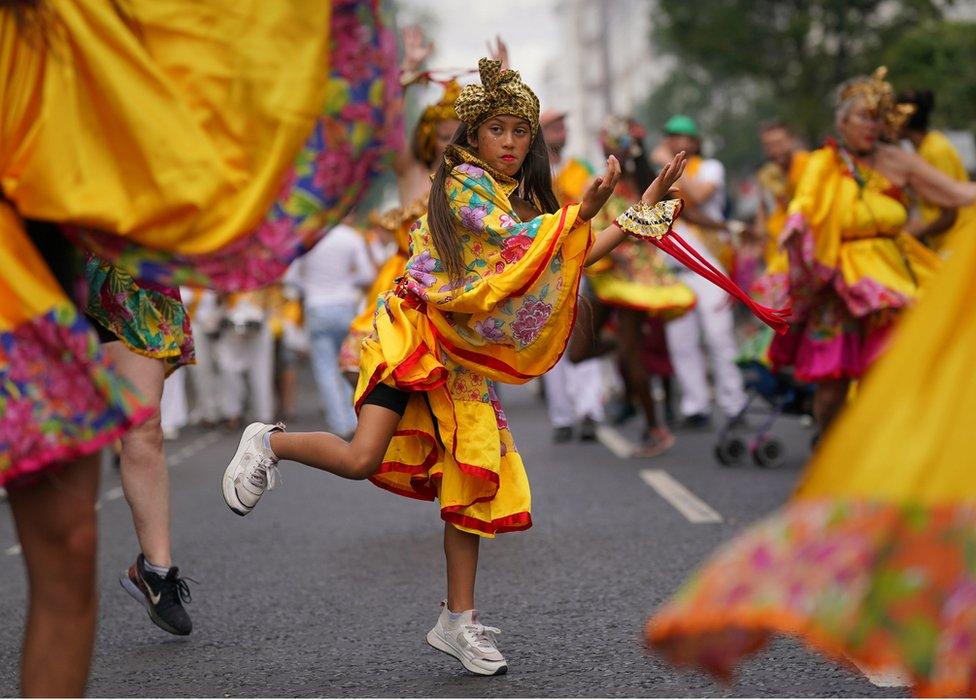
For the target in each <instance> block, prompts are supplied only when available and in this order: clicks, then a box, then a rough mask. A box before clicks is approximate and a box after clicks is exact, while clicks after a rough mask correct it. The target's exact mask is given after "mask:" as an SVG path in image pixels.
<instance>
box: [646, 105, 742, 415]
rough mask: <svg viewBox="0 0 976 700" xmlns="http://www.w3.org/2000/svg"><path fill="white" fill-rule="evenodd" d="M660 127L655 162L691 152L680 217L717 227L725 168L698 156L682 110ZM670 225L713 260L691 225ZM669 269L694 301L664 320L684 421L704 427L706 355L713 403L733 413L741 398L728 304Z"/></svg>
mask: <svg viewBox="0 0 976 700" xmlns="http://www.w3.org/2000/svg"><path fill="white" fill-rule="evenodd" d="M664 133H665V138H664V141H663V142H662V144H661V146H659V147H658V148H657V149H655V152H654V156H653V157H654V160H655V161H656V162H661V159H664V158H665V156H667V158H668V159H670V158H671V157H672V156H673V155H674V154H675V153H677V152H678V151H685V152H686V153H688V154H689V155H690V156H691V158H690V160H689V163H688V167H687V168H686V170H685V174H684V176H682V178H681V180H680V181H678V184H677V186H678V188H679V189H680V190H681V193H682V197H683V198H684V199H685V203H686V205H688V208H687V210H686V212H685V213H683V214H682V218H683V219H684V220H685V221H690V222H693V223H696V224H698V225H704V226H710V227H713V228H714V227H720V226H721V225H722V224H723V222H724V219H725V214H724V207H725V168H724V167H723V166H722V164H721V163H720V162H718V161H717V160H715V159H703V158H701V156H700V155H699V154H700V152H701V139H700V137H699V134H698V127H697V126H696V124H695V122H694V121H693V120H692V119H691V118H689V117H686V116H684V115H676V116H674V117H672V118H671V119H669V120H668V122H667V124H666V125H665V128H664ZM667 154H671V155H669V156H668V155H667ZM696 160H697V162H696ZM663 162H667V161H666V160H665V161H663ZM675 230H676V231H677V232H678V233H679V234H680V235H682V236H684V237H685V238H687V239H688V241H689V243H691V244H692V245H693V246H695V248H696V249H697V250H698V251H699V252H700V253H701V254H702V255H703V256H704V257H705V258H706V259H707V260H708V261H709V262H710V263H711V264H713V265H716V266H719V262H718V260H716V259H715V257H714V255H712V254H711V253H710V252H709V251H708V249H707V247H706V246H705V244H704V241H702V240H701V238H700V237H699V236H698V234H697V230H698V229H697V227H696V226H688V225H687V224H686V223H684V222H683V221H682V220H681V219H679V221H678V224H677V225H676V226H675ZM675 270H676V272H677V274H678V275H679V277H680V279H681V281H682V282H684V283H685V284H687V285H688V286H689V287H691V289H692V290H693V291H694V292H695V295H696V296H697V297H698V304H697V306H696V307H695V309H694V310H693V311H692V312H690V313H687V314H685V315H684V316H682V317H681V318H678V319H676V320H674V321H671V322H669V323H668V324H666V325H665V333H666V334H667V339H668V347H669V348H670V349H671V362H672V364H673V365H674V372H675V376H677V378H678V385H679V387H680V388H681V405H680V409H681V413H682V415H683V416H684V418H685V420H684V427H687V428H704V427H708V426H709V425H710V423H711V413H712V409H711V403H712V396H711V393H712V392H711V391H710V390H709V386H708V364H706V355H707V357H708V360H709V361H710V364H711V370H712V378H713V380H714V384H715V387H714V393H715V403H716V404H717V405H718V407H719V409H720V410H721V411H722V412H723V413H724V414H725V415H726V416H728V417H734V416H737V415H738V414H739V413H740V412H741V411H742V409H743V407H744V406H745V403H746V394H745V390H744V389H743V385H742V374H741V373H740V372H739V368H738V367H737V366H736V364H735V356H736V342H735V332H734V321H733V316H732V304H731V300H730V298H729V297H728V295H727V294H726V293H725V292H723V291H722V290H721V289H719V288H718V287H716V286H714V285H712V284H710V283H709V282H708V281H707V280H705V279H704V278H702V277H700V276H699V275H697V274H695V273H694V272H691V271H690V270H688V269H686V268H684V267H683V266H680V265H678V264H677V263H675ZM703 346H704V348H703Z"/></svg>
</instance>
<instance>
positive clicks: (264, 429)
mask: <svg viewBox="0 0 976 700" xmlns="http://www.w3.org/2000/svg"><path fill="white" fill-rule="evenodd" d="M284 429H285V426H284V425H282V424H281V423H278V424H277V425H269V424H267V423H251V424H250V425H249V426H247V427H246V428H244V434H243V435H242V436H241V442H240V444H239V445H238V446H237V452H236V453H234V458H233V459H232V460H231V461H230V464H228V465H227V469H225V470H224V480H223V492H224V502H226V503H227V505H228V506H229V507H230V509H231V510H232V511H234V512H235V513H237V514H238V515H247V514H248V513H250V512H251V511H252V510H253V509H254V506H256V505H257V503H258V501H259V500H260V499H261V496H262V495H264V492H265V491H270V490H272V489H273V488H275V487H276V486H277V485H278V484H280V483H281V475H280V474H279V473H278V458H277V457H275V455H274V452H272V451H271V450H269V449H268V448H267V447H265V446H264V436H265V435H266V434H267V433H274V432H280V431H282V430H284Z"/></svg>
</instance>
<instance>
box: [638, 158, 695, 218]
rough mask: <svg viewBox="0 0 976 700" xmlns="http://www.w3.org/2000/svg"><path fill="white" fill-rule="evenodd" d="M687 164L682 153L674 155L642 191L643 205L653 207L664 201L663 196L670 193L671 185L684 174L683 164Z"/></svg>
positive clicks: (686, 159)
mask: <svg viewBox="0 0 976 700" xmlns="http://www.w3.org/2000/svg"><path fill="white" fill-rule="evenodd" d="M687 162H688V158H687V157H686V156H685V152H684V151H681V152H680V153H677V154H675V156H674V158H672V159H671V160H670V161H669V162H668V163H667V164H666V165H665V166H664V167H663V168H661V172H659V173H658V174H657V177H656V178H654V182H652V183H651V184H650V186H649V187H648V188H647V189H646V190H644V194H643V195H641V201H642V202H644V204H649V205H651V206H653V205H655V204H657V203H658V202H660V201H661V200H662V199H664V196H665V195H666V194H667V193H668V192H669V191H670V189H671V187H672V185H674V183H676V182H677V181H678V179H679V178H680V177H681V175H682V174H683V173H684V172H685V164H686V163H687Z"/></svg>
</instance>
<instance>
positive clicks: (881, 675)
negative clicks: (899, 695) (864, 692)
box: [848, 659, 911, 688]
mask: <svg viewBox="0 0 976 700" xmlns="http://www.w3.org/2000/svg"><path fill="white" fill-rule="evenodd" d="M848 660H849V661H852V662H853V660H852V659H848ZM854 665H855V666H857V668H858V670H859V671H860V672H861V673H863V674H864V677H865V678H867V679H868V680H869V681H870V682H871V684H872V685H874V686H875V687H878V688H907V687H909V686H910V685H911V678H910V677H909V676H907V675H906V674H905V673H904V672H902V671H901V670H900V669H897V668H865V667H864V666H861V665H860V664H858V663H856V662H854Z"/></svg>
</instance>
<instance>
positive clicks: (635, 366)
mask: <svg viewBox="0 0 976 700" xmlns="http://www.w3.org/2000/svg"><path fill="white" fill-rule="evenodd" d="M643 323H644V312H642V311H633V310H631V309H620V310H619V311H618V313H617V334H618V336H619V337H620V352H619V357H620V364H621V368H622V370H623V376H624V385H625V386H626V387H627V391H628V393H629V394H630V395H631V396H633V397H634V398H636V399H637V402H638V403H639V404H640V406H641V408H642V409H643V411H644V420H645V421H646V422H647V432H648V434H649V435H650V437H651V438H653V439H654V444H652V445H648V446H647V447H646V448H645V449H643V450H641V452H640V453H639V454H640V456H643V457H654V456H656V455H658V454H661V453H662V452H664V451H665V450H667V449H669V448H670V447H671V446H672V445H673V444H674V436H673V435H672V434H671V431H669V430H668V429H667V428H665V427H663V426H662V425H660V423H659V422H658V420H657V407H656V406H655V405H654V397H653V396H652V395H651V378H650V375H649V374H648V373H647V368H646V367H644V363H643V362H642V361H641V358H640V344H641V338H642V336H641V326H642V324H643Z"/></svg>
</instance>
